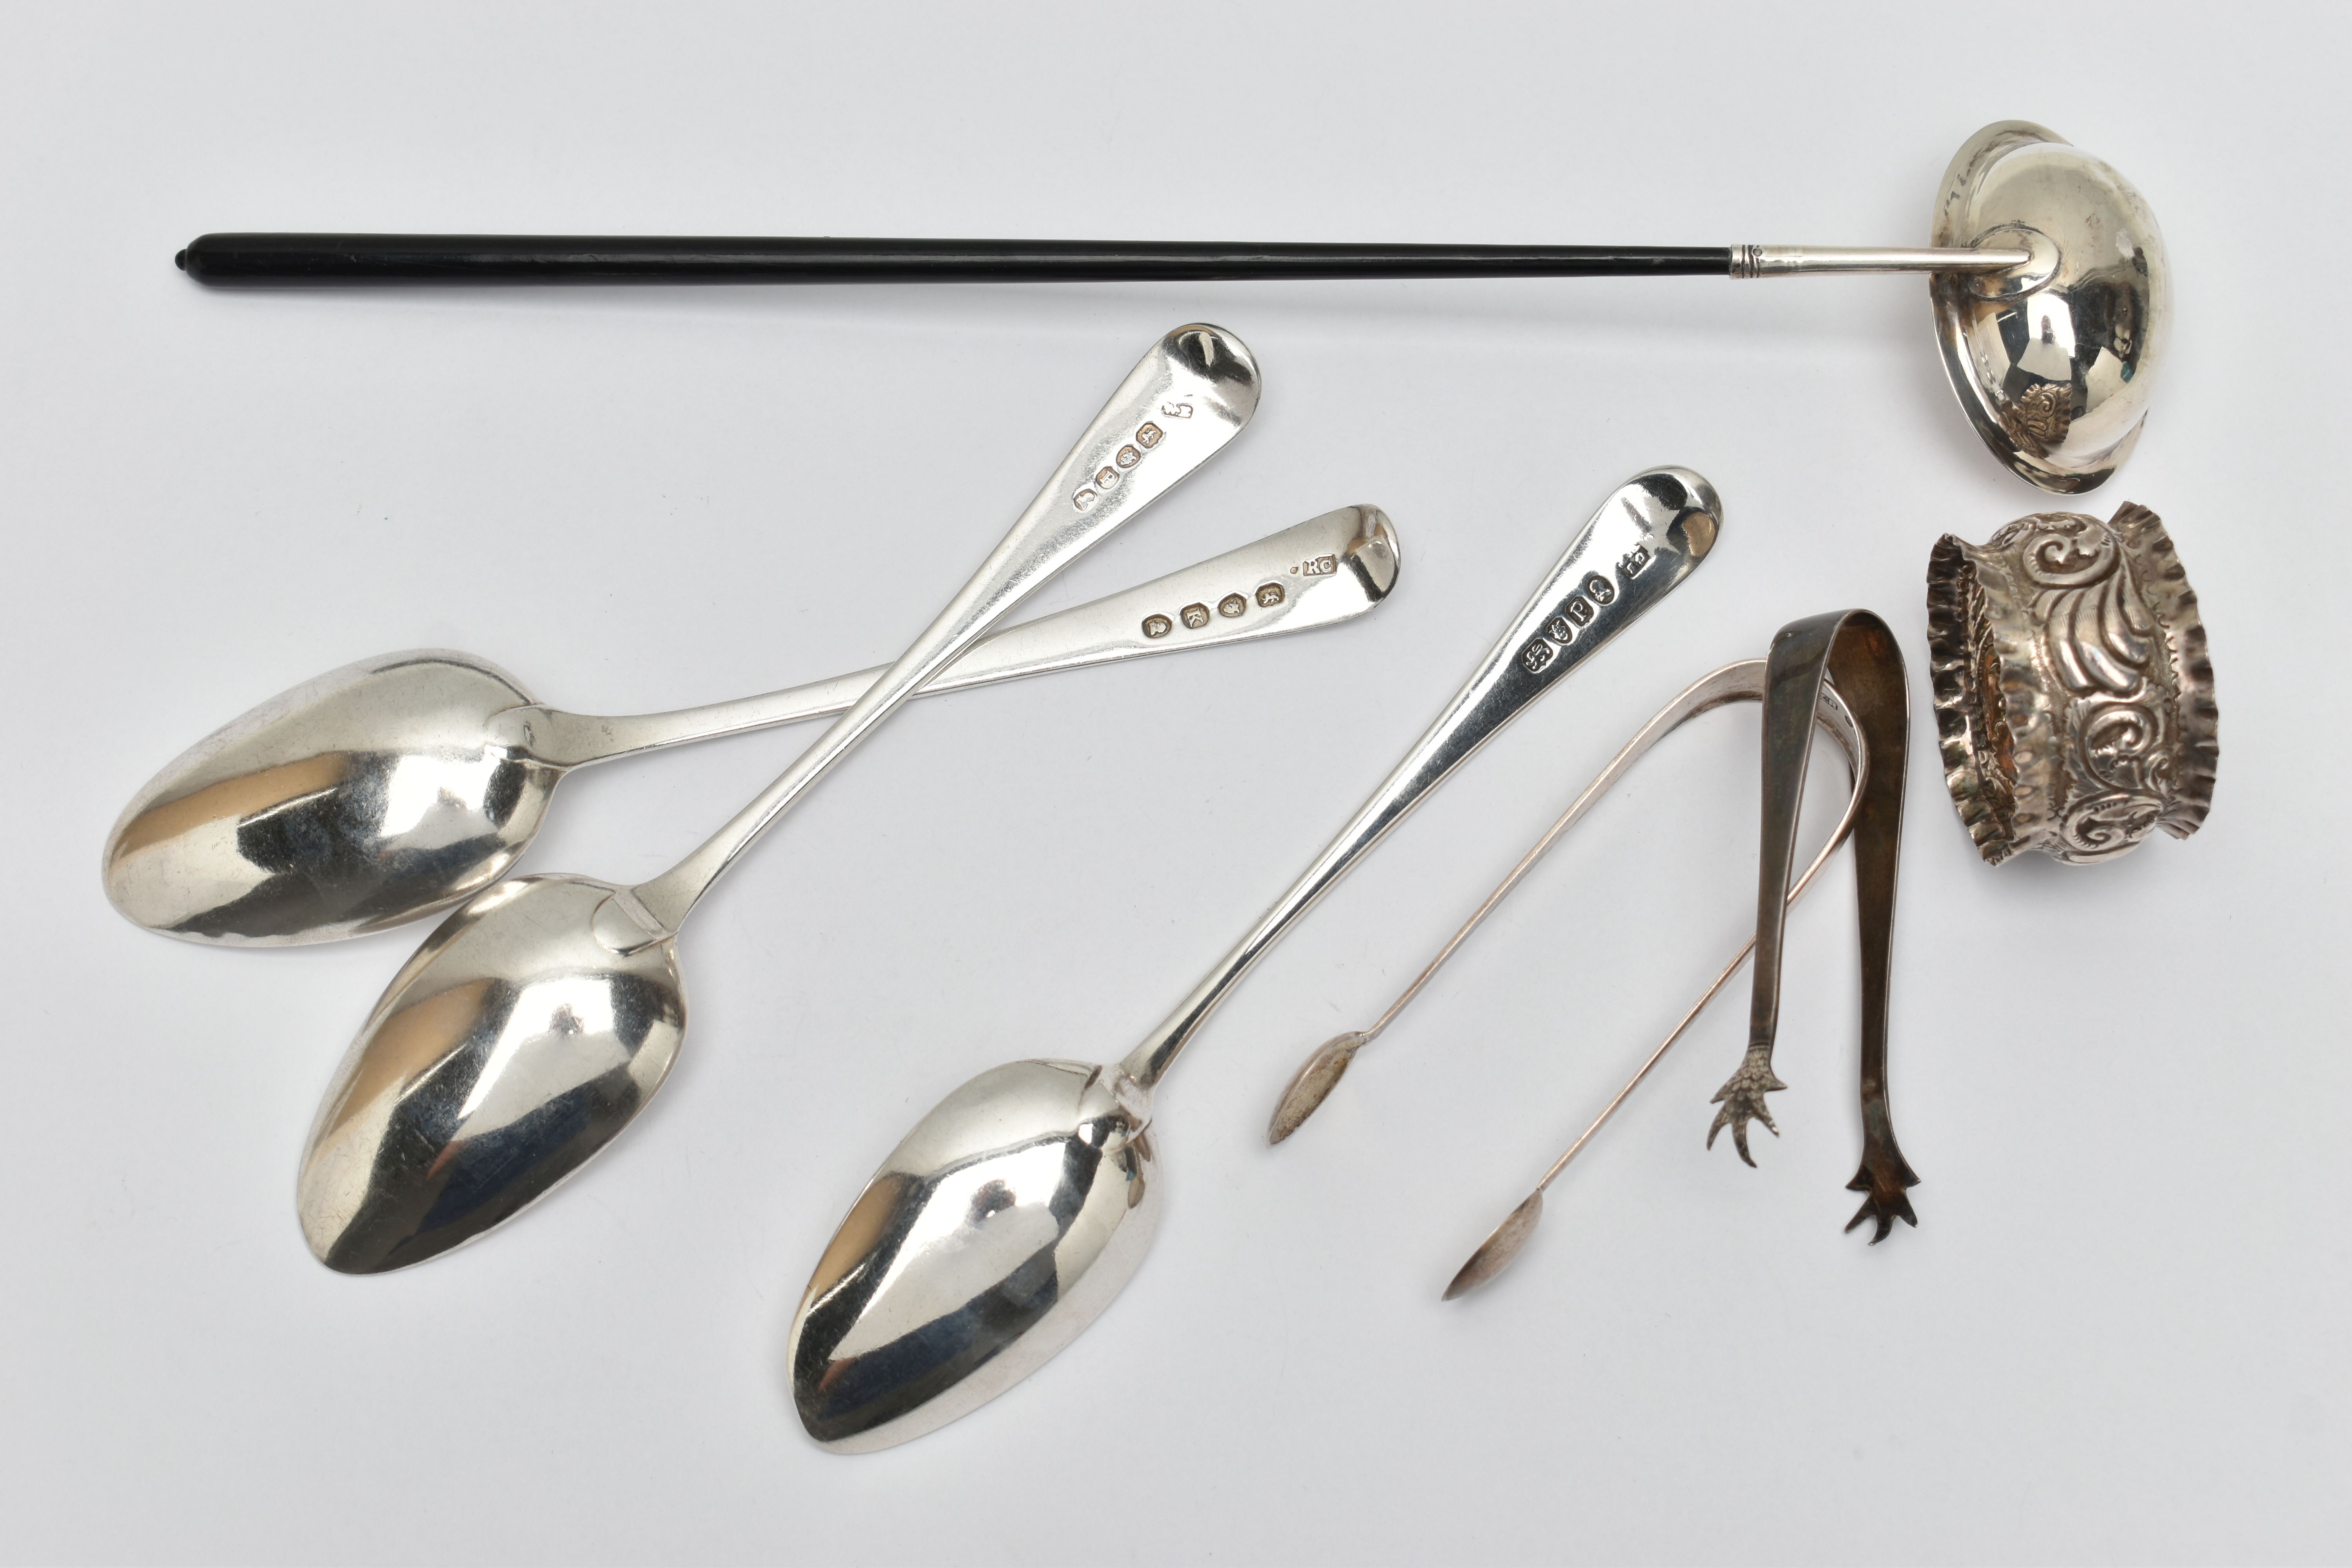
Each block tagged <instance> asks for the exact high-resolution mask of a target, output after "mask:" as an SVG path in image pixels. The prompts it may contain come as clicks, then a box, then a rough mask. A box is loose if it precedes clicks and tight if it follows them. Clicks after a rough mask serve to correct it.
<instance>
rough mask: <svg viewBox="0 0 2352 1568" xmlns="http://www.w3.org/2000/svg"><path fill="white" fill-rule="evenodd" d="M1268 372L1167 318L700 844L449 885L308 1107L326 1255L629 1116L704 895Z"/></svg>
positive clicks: (1169, 472)
mask: <svg viewBox="0 0 2352 1568" xmlns="http://www.w3.org/2000/svg"><path fill="white" fill-rule="evenodd" d="M1257 394H1258V376H1257V367H1256V364H1255V362H1254V361H1253V360H1252V359H1251V357H1250V353H1249V351H1248V350H1247V349H1246V348H1244V346H1243V345H1242V343H1241V342H1240V340H1238V339H1236V338H1234V337H1233V336H1232V335H1231V334H1230V333H1227V332H1225V331H1223V330H1222V329H1220V328H1216V327H1211V326H1204V325H1199V324H1195V325H1192V326H1186V327H1179V328H1177V329H1176V330H1175V331H1171V332H1170V333H1168V334H1167V335H1166V336H1165V337H1163V338H1161V339H1160V342H1158V343H1156V344H1154V345H1153V347H1152V349H1151V351H1150V353H1146V354H1145V355H1144V356H1143V359H1142V360H1141V362H1140V363H1138V364H1137V365H1136V367H1135V369H1134V370H1133V372H1131V373H1130V374H1129V375H1128V377H1127V379H1126V381H1124V382H1123V383H1121V384H1120V385H1119V388H1118V391H1117V392H1115V393H1113V394H1112V395H1111V400H1110V402H1109V403H1108V405H1105V407H1104V409H1103V411H1102V412H1101V413H1100V414H1099V415H1097V416H1096V418H1095V420H1094V423H1093V424H1092V425H1091V426H1088V427H1087V432H1086V434H1085V435H1084V436H1083V437H1080V438H1079V441H1078V444H1077V446H1076V447H1075V448H1073V449H1072V451H1071V453H1070V455H1069V456H1068V457H1067V458H1064V459H1063V461H1062V465H1061V467H1060V468H1057V469H1056V470H1055V473H1054V477H1053V478H1052V479H1049V480H1047V481H1046V484H1045V489H1043V490H1041V491H1039V492H1038V495H1037V499H1036V500H1034V501H1032V502H1031V503H1030V504H1029V507H1028V509H1027V510H1025V511H1024V512H1023V513H1022V514H1021V517H1020V520H1019V521H1016V522H1015V523H1014V524H1013V529H1012V531H1010V532H1009V533H1007V534H1006V535H1005V536H1004V539H1003V542H1002V543H1000V544H998V545H997V547H996V549H995V551H994V552H993V553H992V554H991V555H990V556H989V558H988V560H987V561H986V562H985V563H983V564H982V566H981V568H980V570H979V572H978V573H977V574H974V575H973V577H972V579H971V582H969V583H967V584H965V585H964V587H963V589H962V591H961V592H960V593H959V594H957V595H956V596H955V598H954V600H953V601H951V602H950V604H949V605H948V607H947V608H946V609H945V610H943V611H941V612H940V616H939V618H938V619H937V620H935V621H933V622H932V623H931V625H930V626H929V628H928V629H926V630H925V631H924V633H923V634H922V636H920V637H918V638H916V639H915V643H914V646H913V647H909V648H908V650H907V651H906V652H905V653H904V654H903V655H901V656H900V657H899V658H898V663H896V664H894V665H892V666H891V667H890V668H889V669H888V671H887V673H885V674H884V675H883V676H882V677H881V679H878V680H877V681H875V682H874V684H873V685H872V686H870V687H869V688H867V689H866V691H865V693H864V694H863V695H861V696H860V697H859V698H858V699H857V700H856V702H855V703H854V704H852V705H851V707H850V708H849V710H848V711H846V712H845V713H844V714H843V715H842V716H841V717H840V718H839V719H837V720H835V721H834V722H833V725H832V726H831V727H830V728H829V729H827V730H826V731H825V732H824V735H823V736H822V737H820V738H819V739H818V740H817V742H815V743H814V745H812V746H810V747H809V749H808V750H807V751H806V752H803V753H802V754H801V756H800V758H799V759H798V760H797V761H796V762H794V763H793V765H792V766H791V767H789V768H787V769H786V770H785V771H784V773H783V775H782V777H781V778H779V779H777V781H776V782H775V783H774V784H771V785H770V786H769V787H768V788H767V789H766V790H765V791H763V792H762V793H761V795H759V797H758V798H757V799H755V800H753V801H752V802H751V805H747V806H745V807H744V808H743V810H742V811H741V812H740V813H739V814H737V816H736V817H735V819H734V820H733V821H731V822H730V823H729V824H728V825H727V826H724V827H722V828H720V829H719V831H718V832H717V833H716V834H714V835H712V836H711V837H710V838H709V840H708V841H706V842H705V843H704V844H703V845H702V846H701V847H699V848H698V849H696V850H695V851H694V852H693V853H692V854H690V855H688V857H687V858H685V859H683V860H681V861H679V862H678V863H677V865H676V866H674V867H672V868H670V869H669V870H667V871H665V872H663V873H662V874H661V875H660V876H658V877H656V878H654V879H652V880H650V881H646V882H641V883H639V884H637V885H636V886H635V887H633V888H622V887H615V886H614V885H613V884H612V883H609V882H600V881H596V880H594V879H590V878H586V877H574V876H546V877H524V878H517V879H507V880H504V881H501V882H499V883H497V884H495V885H493V886H491V887H489V888H488V889H484V890H483V891H482V892H479V893H477V894H476V895H475V896H474V897H473V898H472V899H470V900H467V902H466V903H465V904H463V905H461V906H459V908H458V909H457V911H456V912H455V913H453V914H451V915H450V916H449V918H448V919H447V920H446V921H443V922H442V923H441V925H440V927H439V928H438V929H437V930H436V931H434V932H433V934H432V935H431V936H429V937H427V938H425V943H424V945H423V946H422V947H420V948H418V949H417V951H416V954H415V957H413V958H411V959H410V960H409V961H408V963H406V964H404V965H403V966H402V968H401V971H400V973H398V974H396V975H395V976H394V977H393V981H392V984H391V986H390V987H389V988H388V989H387V990H386V991H385V992H384V994H383V998H382V1000H380V1001H379V1002H377V1004H376V1005H375V1010H374V1012H373V1013H372V1014H371V1015H370V1016H369V1017H368V1020H367V1022H366V1024H365V1025H364V1026H362V1028H361V1030H360V1034H359V1037H358V1038H357V1039H356V1040H354V1041H353V1042H352V1047H351V1050H350V1051H349V1052H348V1053H347V1054H346V1055H345V1057H344V1058H343V1061H342V1065H341V1068H339V1069H338V1070H337V1072H336V1074H335V1079H334V1081H333V1083H332V1084H331V1086H330V1088H329V1089H328V1091H327V1096H326V1100H325V1102H324V1104H323V1105H322V1106H321V1107H320V1111H319V1118H318V1121H317V1122H316V1123H315V1124H314V1125H313V1127H312V1128H311V1131H310V1144H309V1146H308V1148H307V1149H306V1150H305V1151H304V1153H303V1158H302V1169H301V1175H300V1179H299V1186H298V1192H297V1202H296V1206H297V1209H298V1212H299V1215H300V1216H301V1221H302V1231H303V1235H304V1236H305V1237H307V1238H308V1239H309V1241H310V1249H311V1251H312V1252H314V1253H316V1254H317V1255H318V1257H319V1259H320V1261H321V1262H323V1263H325V1264H326V1265H327V1266H328V1267H330V1268H335V1269H339V1270H341V1271H343V1272H345V1273H354V1274H373V1273H380V1272H383V1271H384V1270H386V1269H392V1268H403V1267H404V1266H406V1265H408V1264H412V1263H417V1262H421V1261H423V1260H424V1259H425V1258H431V1257H434V1256H436V1254H439V1253H442V1252H446V1251H447V1250H448V1249H449V1248H450V1247H456V1246H457V1245H459V1244H460V1243H463V1242H466V1241H469V1240H471V1239H473V1238H474V1237H478V1236H479V1235H481V1234H482V1233H483V1232H485V1231H487V1230H488V1229H489V1228H491V1227H492V1226H496V1225H498V1224H499V1222H500V1221H502V1220H505V1219H506V1218H508V1217H509V1216H510V1215H514V1214H515V1213H517V1212H518V1211H519V1210H520V1209H522V1208H523V1207H524V1206H525V1205H529V1204H530V1203H531V1202H532V1201H534V1200H535V1199H537V1198H539V1197H541V1195H543V1194H545V1193H547V1192H548V1191H549V1189H551V1187H553V1186H554V1185H555V1184H557V1183H558V1182H561V1181H562V1179H563V1178H564V1177H566V1176H568V1175H570V1174H571V1173H572V1172H573V1171H575V1170H577V1169H578V1168H579V1167H580V1165H581V1164H582V1163H583V1162H585V1161H586V1160H588V1159H589V1158H590V1157H591V1156H593V1154H594V1153H595V1152H597V1151H598V1150H599V1149H601V1148H603V1147H604V1145H605V1144H606V1143H607V1142H610V1141H611V1140H612V1139H613V1137H614V1135H615V1134H617V1133H618V1132H619V1131H621V1129H622V1128H624V1127H625V1126H627V1125H628V1123H629V1122H630V1121H631V1120H632V1119H633V1118H635V1115H636V1114H637V1112H638V1111H640V1110H643V1109H644V1108H645V1106H646V1102H647V1101H648V1100H651V1099H652V1097H653V1095H654V1092H655V1091H656V1089H659V1088H660V1087H661V1084H662V1080H663V1079H664V1078H665V1077H666V1076H667V1074H668V1072H669V1068H670V1064H671V1062H672V1061H673V1060H674V1059H675V1058H676V1057H677V1047H678V1045H679V1043H680V1041H681V1040H682V1039H683V1037H684V1036H685V1032H686V993H685V986H684V983H683V981H682V980H681V978H680V975H679V973H678V962H677V947H676V942H675V939H676V937H677V930H678V927H679V926H680V925H681V924H683V923H684V921H685V920H686V917H687V914H688V911H689V910H692V909H693V907H694V905H695V903H696V901H697V900H699V899H700V898H701V897H702V895H703V894H704V893H705V892H706V891H708V890H709V888H710V886H711V885H712V884H713V883H714V882H715V881H717V880H718V879H719V876H720V875H722V874H723V873H724V872H725V871H726V869H727V868H728V867H729V866H730V865H731V864H733V862H734V861H735V859H736V858H737V857H739V856H740V855H741V854H742V853H743V852H744V851H745V850H746V849H749V848H750V847H751V845H752V844H753V843H754V842H755V841H756V840H757V839H758V838H759V837H760V835H761V833H763V832H764V831H766V829H767V828H768V827H769V826H772V824H773V823H774V822H775V820H776V818H777V817H778V816H782V814H783V813H784V811H785V810H786V809H788V808H789V807H790V806H791V805H793V803H794V802H795V801H797V800H798V799H799V798H800V797H801V795H803V793H804V792H805V791H806V790H807V789H808V787H809V786H810V785H811V784H814V783H815V782H816V781H817V779H818V778H820V777H821V776H823V774H824V772H825V770H826V769H828V768H829V767H831V766H832V765H833V764H834V763H836V762H838V761H840V760H841V758H842V757H843V756H844V755H845V754H846V753H847V752H849V750H850V748H851V747H853V746H854V745H856V743H857V742H858V741H859V740H861V739H862V738H864V736H865V735H866V733H867V732H868V731H871V730H872V729H873V727H874V726H875V725H876V724H877V723H878V722H880V721H881V720H882V719H883V718H884V717H885V716H886V715H887V714H888V713H889V712H890V711H891V710H892V709H894V708H896V707H897V706H898V704H900V703H901V702H903V701H904V700H906V699H907V698H908V697H910V696H912V695H913V694H914V693H915V692H916V691H917V690H918V689H920V688H921V686H922V685H923V683H924V682H925V681H927V680H929V679H930V678H931V677H932V676H933V675H935V674H937V673H938V672H939V671H940V670H941V669H943V668H946V666H947V665H948V664H949V663H950V661H951V660H952V659H954V658H955V657H956V656H957V655H958V654H959V653H961V652H962V651H963V650H964V648H966V647H969V646H970V645H971V643H972V642H973V640H974V639H976V638H977V637H979V636H980V635H981V634H982V632H984V631H985V630H986V629H987V628H988V626H989V625H990V623H992V621H994V620H996V619H997V618H998V617H999V616H1003V614H1004V613H1005V612H1006V611H1007V610H1009V609H1011V608H1012V607H1013V605H1015V604H1017V603H1018V602H1019V601H1020V600H1021V599H1022V598H1023V597H1024V595H1027V594H1029V593H1030V592H1031V591H1033V590H1034V589H1035V588H1036V587H1038V586H1039V585H1040V584H1043V583H1045V581H1046V579H1048V578H1049V577H1051V576H1052V575H1053V574H1054V573H1055V572H1056V571H1058V570H1060V569H1061V568H1062V567H1064V566H1066V565H1067V564H1068V563H1070V562H1072V561H1074V560H1076V558H1077V557H1078V556H1079V555H1080V554H1082V553H1084V552H1085V551H1086V550H1087V549H1088V548H1089V547H1090V546H1092V545H1093V544H1095V543H1096V542H1097V541H1099V540H1101V539H1102V538H1103V537H1104V536H1105V535H1107V534H1108V533H1109V532H1110V531H1112V530H1113V529H1115V528H1117V527H1118V525H1119V524H1121V523H1123V522H1125V521H1127V520H1128V519H1129V517H1131V516H1132V515H1134V514H1135V513H1136V512H1137V511H1139V510H1141V509H1142V508H1143V507H1145V506H1147V505H1149V504H1150V502H1151V501H1152V500H1155V499H1157V498H1158V497H1159V496H1160V494H1162V493H1163V492H1164V491H1166V490H1167V489H1168V488H1169V487H1170V486H1171V485H1173V484H1174V483H1176V481H1177V480H1179V479H1182V478H1183V477H1184V476H1185V475H1186V474H1188V473H1190V472H1192V469H1194V468H1197V467H1199V466H1200V465H1201V464H1202V462H1203V461H1205V460H1206V459H1207V458H1210V457H1211V456H1212V455H1213V454H1214V453H1215V452H1216V451H1218V450H1219V449H1220V448H1221V447H1223V446H1224V444H1225V443H1226V442H1227V441H1229V440H1230V439H1232V438H1233V437H1234V434H1235V433H1236V432H1237V431H1239V430H1240V428H1241V427H1242V426H1243V425H1244V423H1245V422H1246V421H1247V420H1248V418H1249V416H1250V414H1251V413H1252V412H1253V411H1254V410H1255V407H1256V405H1257ZM1179 410H1181V411H1182V412H1181V413H1180V412H1179Z"/></svg>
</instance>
